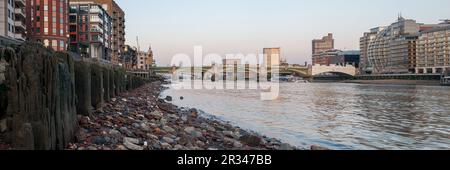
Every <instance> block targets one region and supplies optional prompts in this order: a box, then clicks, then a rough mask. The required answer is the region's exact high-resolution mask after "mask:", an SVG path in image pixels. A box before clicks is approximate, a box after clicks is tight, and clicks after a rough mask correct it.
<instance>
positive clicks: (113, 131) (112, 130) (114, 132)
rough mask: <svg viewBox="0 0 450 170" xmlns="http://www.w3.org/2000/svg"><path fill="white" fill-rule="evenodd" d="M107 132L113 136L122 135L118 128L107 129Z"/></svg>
mask: <svg viewBox="0 0 450 170" xmlns="http://www.w3.org/2000/svg"><path fill="white" fill-rule="evenodd" d="M109 134H110V135H111V136H113V137H119V136H121V135H122V134H121V133H120V132H119V131H118V130H116V129H111V130H110V131H109Z"/></svg>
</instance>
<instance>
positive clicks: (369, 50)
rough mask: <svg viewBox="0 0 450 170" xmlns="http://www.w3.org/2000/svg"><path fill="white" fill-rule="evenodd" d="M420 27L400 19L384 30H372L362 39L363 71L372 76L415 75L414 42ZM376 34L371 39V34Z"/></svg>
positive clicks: (409, 20)
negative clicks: (413, 73)
mask: <svg viewBox="0 0 450 170" xmlns="http://www.w3.org/2000/svg"><path fill="white" fill-rule="evenodd" d="M419 31H420V24H418V23H416V21H415V20H411V19H404V18H403V17H401V16H399V18H398V20H397V22H395V23H393V24H391V25H390V26H388V27H386V28H385V29H383V30H380V29H379V30H377V31H375V30H374V31H371V33H370V34H367V35H366V34H365V36H364V37H363V38H361V39H362V43H361V45H362V46H361V49H363V50H362V52H363V53H364V56H363V62H364V63H363V64H362V65H363V66H364V68H362V69H363V70H365V72H370V73H374V74H394V73H395V74H401V73H411V72H414V71H413V70H414V65H415V60H414V59H415V55H416V42H417V38H418V36H419ZM375 32H377V34H376V35H375V36H374V34H372V33H375Z"/></svg>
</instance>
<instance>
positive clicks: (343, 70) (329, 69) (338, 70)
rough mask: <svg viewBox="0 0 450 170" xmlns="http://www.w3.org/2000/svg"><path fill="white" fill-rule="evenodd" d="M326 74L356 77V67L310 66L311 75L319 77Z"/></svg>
mask: <svg viewBox="0 0 450 170" xmlns="http://www.w3.org/2000/svg"><path fill="white" fill-rule="evenodd" d="M324 73H333V74H344V75H347V76H353V77H354V76H356V67H355V66H353V65H346V66H340V65H329V66H326V65H314V66H310V75H312V76H318V75H321V74H324Z"/></svg>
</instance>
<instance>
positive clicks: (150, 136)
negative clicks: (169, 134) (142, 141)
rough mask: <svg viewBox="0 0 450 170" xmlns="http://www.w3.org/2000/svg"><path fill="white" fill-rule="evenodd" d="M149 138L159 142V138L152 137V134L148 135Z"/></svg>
mask: <svg viewBox="0 0 450 170" xmlns="http://www.w3.org/2000/svg"><path fill="white" fill-rule="evenodd" d="M147 138H149V139H153V140H158V137H157V136H155V135H152V134H150V133H147Z"/></svg>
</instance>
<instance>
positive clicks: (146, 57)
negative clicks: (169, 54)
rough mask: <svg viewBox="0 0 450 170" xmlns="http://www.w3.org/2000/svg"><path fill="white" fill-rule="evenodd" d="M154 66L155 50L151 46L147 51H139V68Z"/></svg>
mask: <svg viewBox="0 0 450 170" xmlns="http://www.w3.org/2000/svg"><path fill="white" fill-rule="evenodd" d="M152 66H153V51H152V48H151V47H149V49H148V51H147V52H144V51H139V52H137V69H139V70H149V69H150V68H151V67H152Z"/></svg>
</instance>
